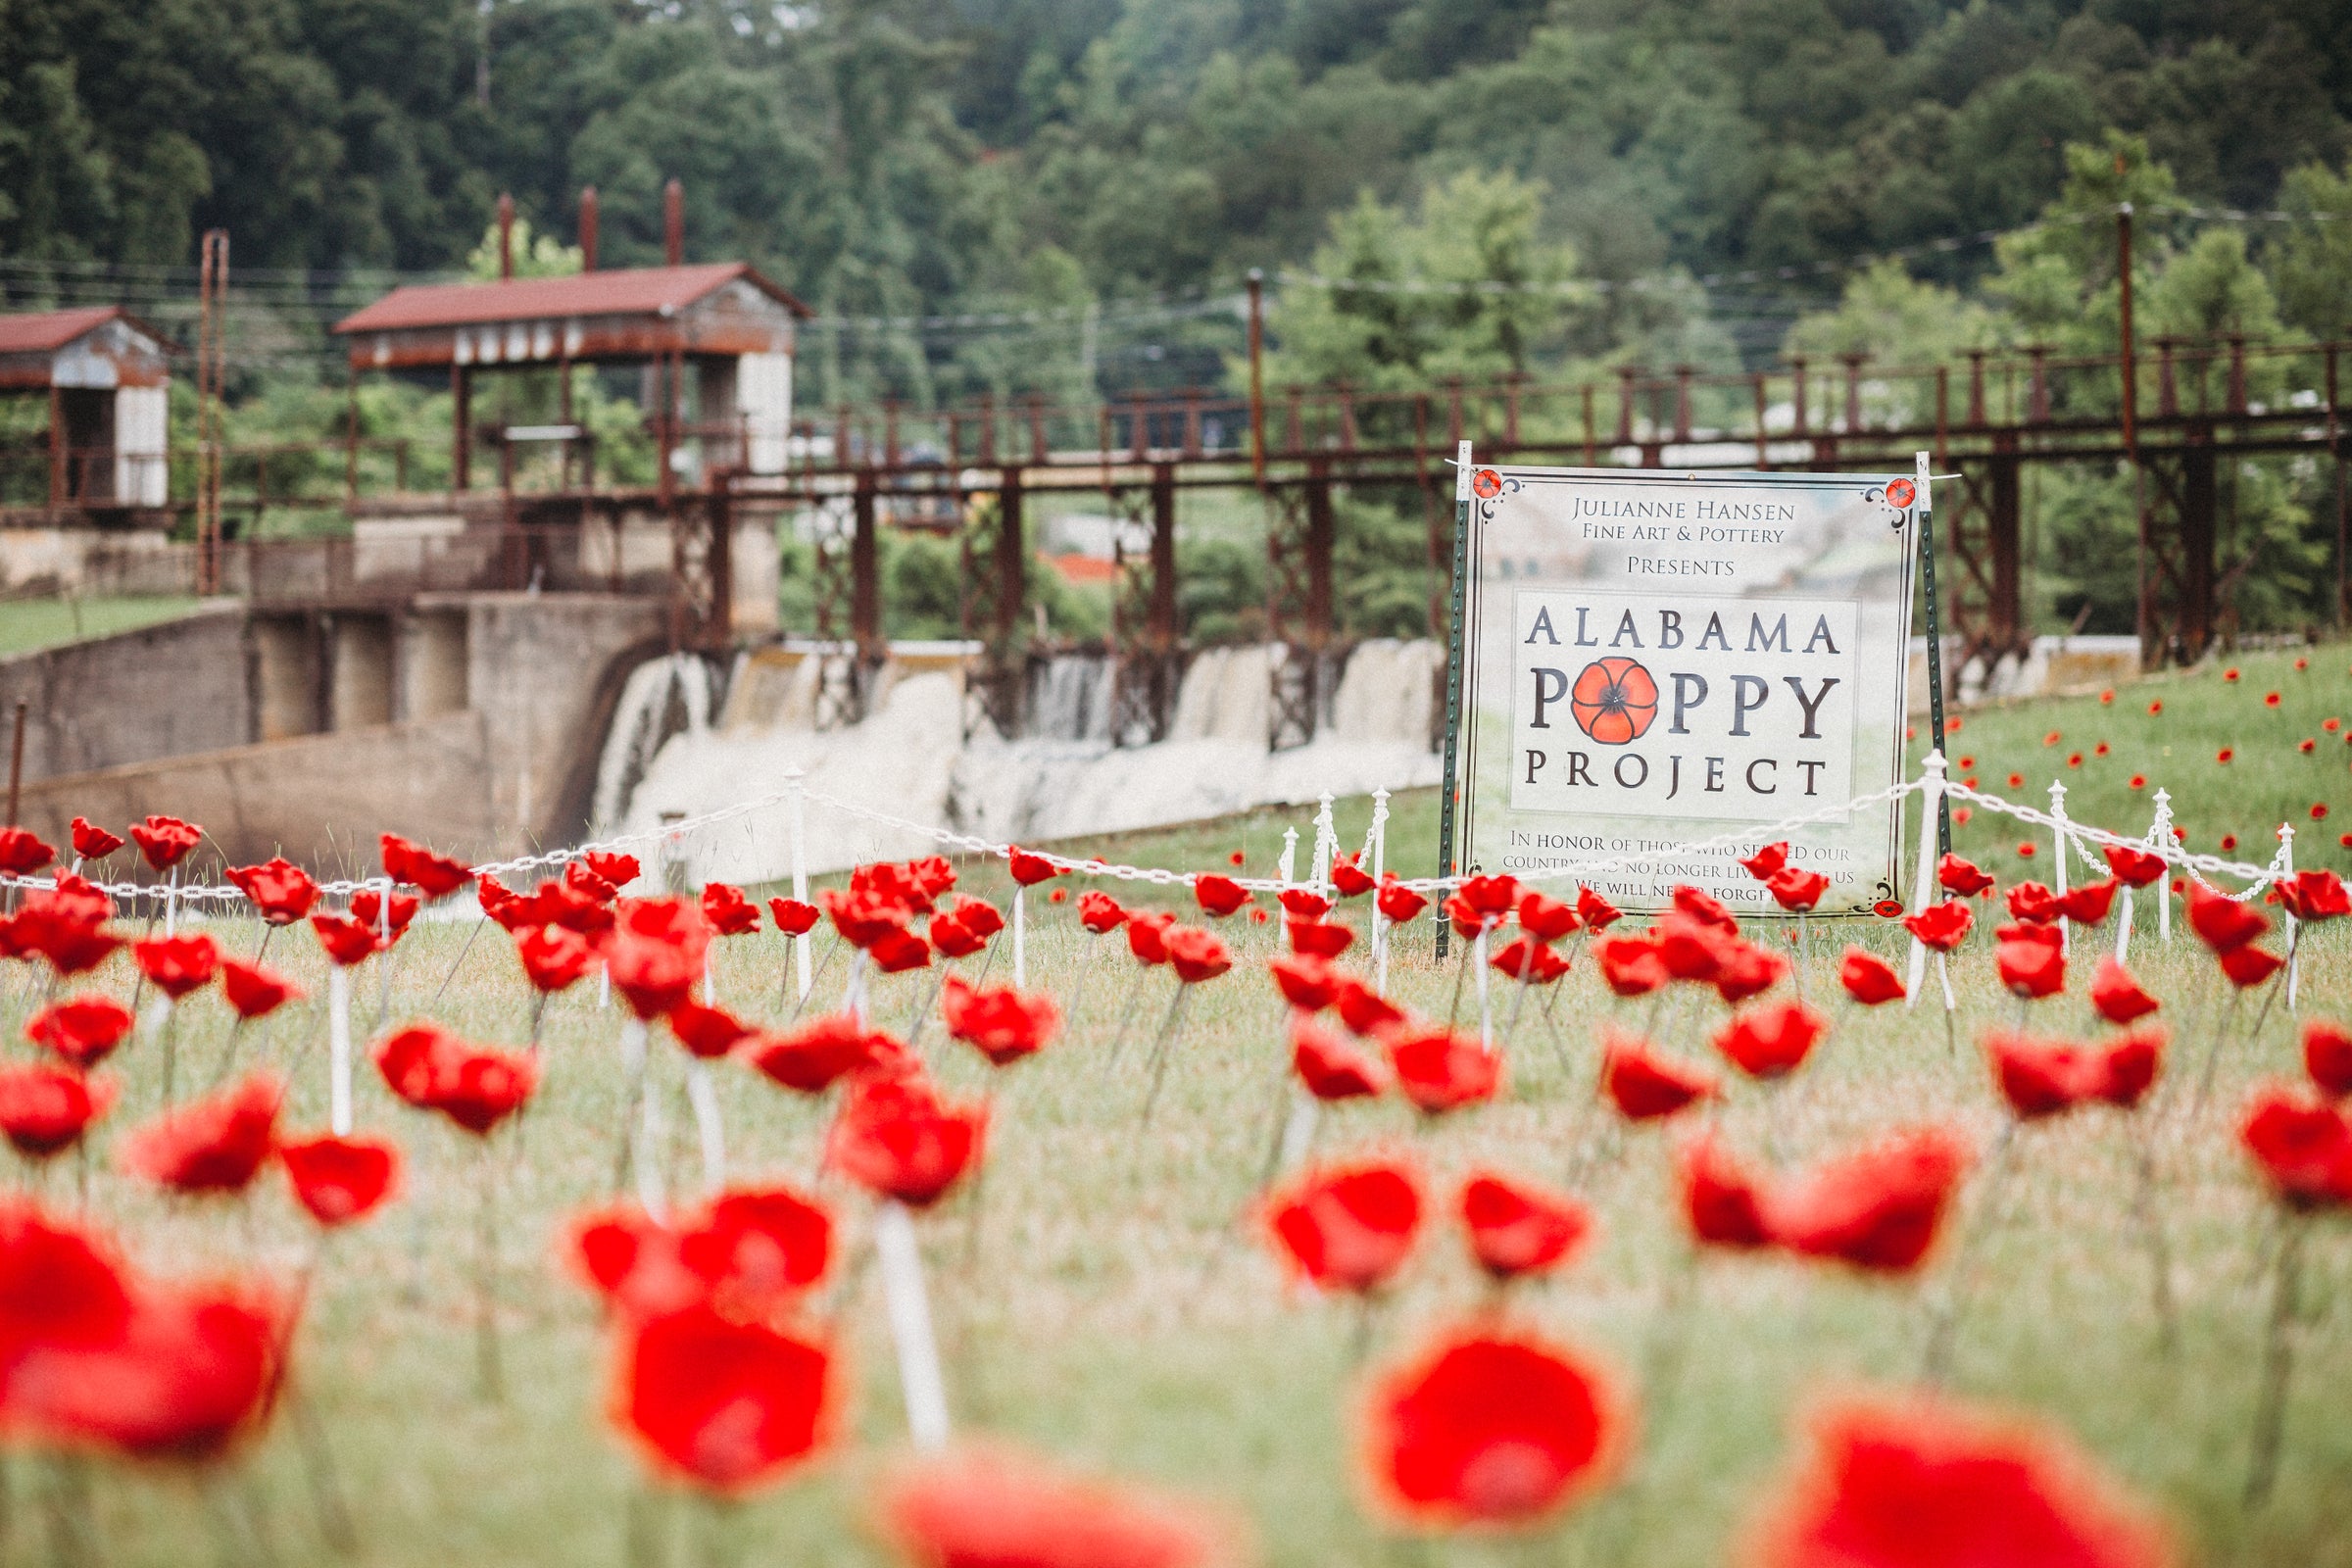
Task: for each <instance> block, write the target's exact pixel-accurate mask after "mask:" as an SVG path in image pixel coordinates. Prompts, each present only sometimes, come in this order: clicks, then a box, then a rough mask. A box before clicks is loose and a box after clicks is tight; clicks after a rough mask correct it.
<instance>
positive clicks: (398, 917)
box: [351, 888, 421, 942]
mask: <svg viewBox="0 0 2352 1568" xmlns="http://www.w3.org/2000/svg"><path fill="white" fill-rule="evenodd" d="M419 907H421V906H419V905H418V903H417V899H416V898H415V896H414V895H411V894H407V893H399V892H395V893H394V894H393V895H392V901H391V903H390V904H389V905H386V904H385V903H384V899H383V895H382V894H380V893H378V892H376V891H375V890H374V889H373V888H363V889H362V890H360V891H359V892H357V893H354V894H353V895H352V896H351V913H352V918H353V919H355V920H358V921H359V922H360V923H361V924H362V925H365V926H368V927H369V928H371V929H373V930H377V931H382V932H384V933H385V934H387V935H388V936H389V937H390V938H391V940H392V941H393V942H398V941H399V940H400V939H401V938H402V937H405V936H407V935H408V934H409V922H410V921H412V920H414V919H416V918H417V909H418V908H419Z"/></svg>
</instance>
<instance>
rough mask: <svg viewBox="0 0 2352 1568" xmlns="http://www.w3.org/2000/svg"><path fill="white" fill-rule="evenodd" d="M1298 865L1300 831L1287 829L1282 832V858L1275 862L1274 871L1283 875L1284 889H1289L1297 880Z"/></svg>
mask: <svg viewBox="0 0 2352 1568" xmlns="http://www.w3.org/2000/svg"><path fill="white" fill-rule="evenodd" d="M1298 864H1299V830H1298V829H1297V828H1295V827H1286V828H1284V829H1283V830H1282V858H1281V859H1279V860H1277V861H1275V862H1274V869H1275V870H1276V871H1277V872H1279V873H1280V874H1281V876H1282V885H1283V886H1284V887H1286V888H1287V887H1289V886H1290V885H1291V884H1292V882H1294V881H1296V880H1297V877H1296V875H1295V872H1296V869H1297V867H1298Z"/></svg>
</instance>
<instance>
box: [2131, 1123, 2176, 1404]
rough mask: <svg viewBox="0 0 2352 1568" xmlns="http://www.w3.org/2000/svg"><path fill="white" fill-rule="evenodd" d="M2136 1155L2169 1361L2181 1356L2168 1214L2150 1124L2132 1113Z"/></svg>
mask: <svg viewBox="0 0 2352 1568" xmlns="http://www.w3.org/2000/svg"><path fill="white" fill-rule="evenodd" d="M2125 1114H2126V1115H2128V1116H2131V1152H2132V1154H2133V1156H2134V1157H2133V1160H2132V1164H2133V1167H2134V1172H2133V1184H2132V1194H2131V1200H2132V1202H2131V1206H2132V1207H2133V1208H2134V1209H2136V1210H2137V1211H2138V1216H2139V1226H2140V1237H2141V1240H2142V1241H2144V1242H2145V1243H2146V1244H2147V1249H2148V1272H2149V1276H2150V1277H2149V1282H2148V1286H2149V1292H2150V1296H2151V1299H2152V1304H2153V1305H2154V1306H2155V1308H2156V1348H2157V1349H2158V1350H2159V1351H2161V1352H2162V1353H2163V1355H2164V1357H2165V1359H2166V1360H2168V1361H2169V1360H2171V1359H2173V1358H2174V1357H2175V1356H2177V1355H2179V1354H2180V1310H2179V1308H2177V1307H2176V1306H2175V1305H2174V1303H2173V1257H2172V1249H2171V1248H2170V1247H2169V1246H2168V1245H2167V1244H2166V1241H2165V1235H2164V1215H2163V1214H2162V1213H2161V1212H2159V1211H2158V1209H2157V1207H2156V1152H2155V1150H2154V1149H2153V1148H2152V1147H2151V1138H2150V1134H2149V1130H2148V1126H2147V1123H2146V1122H2144V1121H2143V1120H2141V1119H2140V1118H2139V1117H2138V1116H2136V1115H2133V1114H2132V1113H2131V1112H2129V1111H2127V1112H2126V1113H2125Z"/></svg>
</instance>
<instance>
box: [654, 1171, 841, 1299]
mask: <svg viewBox="0 0 2352 1568" xmlns="http://www.w3.org/2000/svg"><path fill="white" fill-rule="evenodd" d="M676 1239H677V1255H678V1260H679V1261H680V1262H681V1263H683V1264H684V1265H685V1267H686V1268H687V1270H688V1271H689V1272H691V1273H692V1274H693V1275H694V1276H695V1277H696V1279H698V1280H699V1281H701V1282H702V1284H703V1287H704V1293H705V1295H706V1296H708V1297H709V1298H711V1299H715V1300H717V1301H718V1302H719V1304H721V1305H722V1306H726V1305H740V1306H746V1307H749V1306H753V1305H756V1304H773V1303H779V1302H782V1301H785V1300H788V1299H791V1297H793V1296H794V1295H795V1294H797V1293H799V1292H802V1291H806V1290H808V1289H809V1287H810V1286H813V1285H815V1284H816V1283H817V1282H818V1281H819V1280H821V1279H823V1278H824V1277H825V1271H826V1270H827V1269H828V1268H830V1267H831V1266H832V1260H833V1220H832V1216H831V1215H829V1214H827V1213H826V1212H825V1210H824V1209H823V1208H822V1207H820V1206H819V1205H817V1204H816V1203H813V1202H810V1201H809V1200H808V1199H806V1198H804V1197H802V1196H801V1195H800V1194H799V1193H797V1192H794V1191H793V1190H792V1189H791V1188H790V1187H783V1186H777V1187H739V1188H733V1189H730V1190H729V1191H727V1192H725V1193H722V1194H720V1195H719V1196H718V1197H717V1198H715V1199H713V1200H711V1202H710V1204H709V1205H708V1206H707V1207H706V1208H704V1209H703V1210H702V1211H701V1212H700V1213H699V1214H690V1215H688V1216H687V1217H686V1218H685V1219H684V1220H683V1221H682V1222H681V1224H680V1227H679V1229H678V1231H677V1232H676Z"/></svg>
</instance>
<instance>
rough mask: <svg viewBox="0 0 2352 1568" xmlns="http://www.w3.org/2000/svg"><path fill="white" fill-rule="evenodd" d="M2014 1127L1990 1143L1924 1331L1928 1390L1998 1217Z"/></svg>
mask: <svg viewBox="0 0 2352 1568" xmlns="http://www.w3.org/2000/svg"><path fill="white" fill-rule="evenodd" d="M2017 1127H2018V1122H2017V1118H2016V1117H2015V1116H2012V1117H2010V1118H2008V1120H2006V1121H2004V1122H2002V1123H2001V1135H2000V1137H1999V1138H1997V1139H1995V1140H1994V1141H1993V1146H1992V1158H1991V1160H1990V1161H1988V1168H1987V1169H1986V1171H1985V1191H1984V1196H1983V1197H1982V1198H1980V1199H1979V1200H1978V1201H1977V1203H1978V1208H1977V1213H1976V1214H1975V1215H1974V1216H1972V1218H1971V1222H1970V1223H1969V1224H1968V1225H1967V1226H1966V1227H1965V1228H1964V1229H1963V1230H1962V1232H1961V1235H1960V1240H1959V1242H1958V1244H1957V1245H1956V1246H1954V1248H1953V1249H1952V1261H1951V1265H1950V1266H1949V1267H1948V1268H1947V1269H1946V1270H1945V1276H1946V1284H1945V1288H1944V1292H1943V1299H1942V1300H1941V1301H1940V1302H1939V1303H1938V1304H1937V1306H1936V1319H1935V1322H1934V1324H1933V1325H1932V1326H1931V1327H1930V1329H1929V1330H1928V1348H1927V1353H1926V1354H1925V1355H1924V1356H1923V1357H1921V1360H1920V1371H1919V1375H1920V1380H1921V1381H1922V1382H1924V1383H1926V1384H1928V1385H1929V1386H1930V1387H1932V1388H1934V1387H1940V1386H1941V1385H1942V1383H1943V1380H1944V1375H1945V1373H1946V1372H1947V1371H1949V1370H1950V1367H1951V1361H1952V1349H1953V1347H1954V1346H1955V1345H1957V1344H1958V1342H1959V1339H1960V1308H1961V1306H1962V1304H1963V1301H1964V1299H1965V1297H1966V1296H1967V1293H1968V1268H1969V1265H1970V1262H1971V1260H1972V1259H1973V1258H1974V1257H1975V1255H1976V1249H1977V1246H1978V1244H1979V1243H1980V1242H1981V1241H1982V1240H1983V1238H1984V1237H1985V1236H1986V1235H1987V1234H1989V1233H1990V1232H1991V1230H1992V1227H1993V1224H1994V1222H1995V1221H1996V1220H1998V1219H1999V1217H2000V1210H1999V1203H2000V1199H2001V1194H2002V1191H2003V1189H2004V1187H2005V1186H2006V1184H2007V1181H2008V1176H2009V1169H2010V1166H2011V1164H2012V1160H2011V1158H2010V1152H2011V1151H2012V1150H2013V1149H2015V1147H2016V1145H2017Z"/></svg>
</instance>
